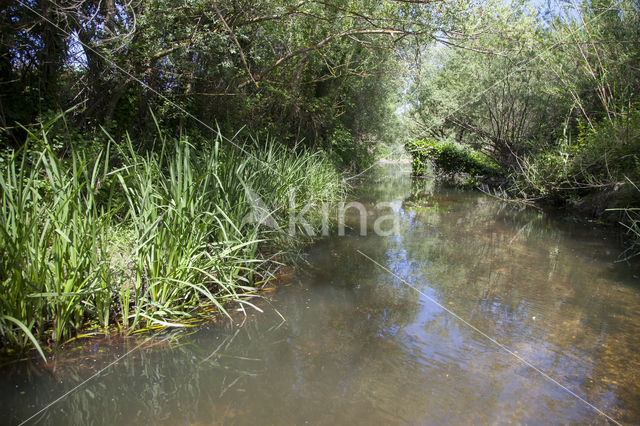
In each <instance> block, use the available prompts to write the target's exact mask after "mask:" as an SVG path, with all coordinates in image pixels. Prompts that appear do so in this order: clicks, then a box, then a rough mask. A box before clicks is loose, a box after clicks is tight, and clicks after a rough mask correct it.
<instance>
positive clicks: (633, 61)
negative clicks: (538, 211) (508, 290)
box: [408, 0, 640, 257]
mask: <svg viewBox="0 0 640 426" xmlns="http://www.w3.org/2000/svg"><path fill="white" fill-rule="evenodd" d="M461 19H462V20H463V21H464V22H465V24H464V25H463V27H464V28H465V30H464V32H465V33H466V34H469V35H470V36H469V37H459V38H458V37H454V36H451V37H450V38H449V39H447V41H449V42H451V44H449V45H446V46H442V45H441V44H435V43H434V44H432V45H431V46H430V47H428V48H426V49H425V52H427V54H426V55H425V56H426V57H427V58H426V59H425V60H424V61H423V62H422V64H421V65H420V69H421V71H420V72H417V73H416V74H415V78H414V79H413V83H412V89H413V93H415V96H414V97H412V99H411V107H410V108H409V107H408V109H410V111H411V112H410V113H411V114H412V117H413V120H414V133H415V134H418V135H420V138H416V137H415V136H414V138H415V139H419V140H420V141H419V142H416V143H413V144H411V145H412V146H410V147H409V150H410V151H413V154H414V165H415V167H414V170H415V172H416V173H418V174H420V173H422V172H423V171H424V170H423V169H422V163H423V160H424V159H425V158H426V157H429V161H432V162H434V163H435V165H436V168H437V169H438V170H440V171H443V172H444V173H445V174H449V175H451V174H452V173H455V172H461V173H463V174H467V175H469V174H470V175H482V176H484V177H485V178H486V177H488V176H493V178H492V179H490V181H491V182H492V183H494V184H495V185H496V186H500V187H501V192H504V193H506V195H508V196H509V197H513V198H518V199H521V200H527V201H530V202H536V203H542V204H545V205H551V206H553V207H555V208H563V209H566V210H567V211H568V212H571V213H577V214H580V215H587V216H589V217H590V218H591V219H595V220H602V221H608V222H620V223H622V224H623V225H624V226H625V227H626V229H627V230H628V231H629V236H630V241H629V251H628V252H627V253H626V254H625V256H623V257H629V256H633V255H634V254H637V253H639V252H640V250H639V249H640V238H639V237H640V229H639V228H638V223H639V222H638V220H639V219H640V216H639V215H638V212H639V210H638V209H639V208H640V191H639V190H638V186H639V184H640V68H638V63H640V43H638V40H640V7H639V5H638V2H634V1H629V0H597V1H584V2H579V3H574V2H571V4H558V3H556V4H552V5H550V6H549V8H548V9H545V8H536V7H535V6H534V4H533V3H532V2H527V1H518V0H513V1H507V2H504V1H488V2H484V3H483V7H482V8H480V9H477V10H473V11H471V10H470V11H469V13H468V14H466V15H465V16H464V18H461ZM425 137H426V138H427V142H424V138H425ZM414 138H412V139H414ZM430 141H433V142H430ZM487 162H488V163H487ZM486 164H491V165H492V167H491V168H494V167H493V166H495V168H496V170H487V169H486V168H485V167H484V166H485V165H486ZM496 175H497V177H496Z"/></svg>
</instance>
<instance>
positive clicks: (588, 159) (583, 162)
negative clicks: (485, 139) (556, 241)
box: [514, 109, 640, 203]
mask: <svg viewBox="0 0 640 426" xmlns="http://www.w3.org/2000/svg"><path fill="white" fill-rule="evenodd" d="M520 164H521V167H520V169H519V170H517V171H516V173H515V174H514V178H515V182H516V185H515V187H516V188H517V191H519V192H520V193H523V194H527V196H534V197H540V196H542V197H548V198H550V199H551V200H553V201H556V202H559V201H563V200H570V199H577V198H579V197H580V196H581V195H584V194H586V193H589V192H593V191H602V190H605V191H608V192H610V193H613V192H616V193H617V194H618V195H619V197H616V198H620V199H619V200H617V201H610V202H615V203H618V202H620V203H626V202H628V201H629V200H628V199H627V195H628V194H629V191H619V189H620V188H621V187H624V186H625V185H627V183H628V180H629V181H631V182H638V181H640V110H638V109H632V110H631V111H630V112H629V113H625V114H622V115H621V116H620V117H619V118H618V119H616V120H614V121H613V122H611V121H608V120H603V121H602V122H600V123H598V124H596V125H594V126H593V127H585V126H583V127H582V130H581V131H580V133H579V135H578V137H577V140H576V142H575V143H566V144H561V145H560V146H559V148H558V149H556V150H555V151H541V152H539V153H537V154H534V155H531V156H529V157H525V158H524V159H523V160H522V161H521V163H520ZM631 193H633V192H632V191H631ZM632 198H633V197H632Z"/></svg>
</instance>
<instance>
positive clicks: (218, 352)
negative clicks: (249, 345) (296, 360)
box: [2, 331, 262, 425]
mask: <svg viewBox="0 0 640 426" xmlns="http://www.w3.org/2000/svg"><path fill="white" fill-rule="evenodd" d="M218 337H219V339H211V336H208V335H207V334H206V333H198V334H197V335H196V336H192V337H191V338H186V339H179V340H177V341H176V342H174V344H169V343H168V342H164V344H158V343H159V342H162V336H155V337H154V338H153V339H152V340H151V341H150V343H149V344H147V345H144V346H142V347H141V348H140V349H139V350H136V351H135V352H132V353H131V355H130V356H127V357H125V358H124V359H122V360H121V361H120V362H118V363H117V364H115V365H113V366H111V367H110V368H108V369H107V370H105V371H104V373H103V374H101V375H100V376H98V377H96V378H95V379H93V380H91V381H89V382H87V383H86V384H85V385H82V386H81V387H80V388H79V389H78V390H77V391H75V392H73V393H71V394H70V395H69V396H67V397H65V398H64V399H62V400H61V401H60V402H58V403H56V404H55V405H53V406H52V407H51V408H49V409H48V410H46V411H45V412H43V413H42V415H40V416H38V417H37V418H36V419H34V421H36V422H38V424H64V425H67V424H82V425H91V424H161V423H166V424H180V423H185V422H186V423H191V422H192V421H194V420H195V419H197V418H198V416H199V415H201V414H202V410H203V409H204V410H205V411H206V410H207V404H208V403H209V402H212V401H215V400H217V399H219V398H221V397H223V396H224V394H225V392H227V391H228V390H229V389H231V387H232V386H233V385H234V384H235V383H238V381H241V380H243V379H244V378H246V377H250V376H253V375H255V374H256V372H257V370H256V367H262V365H261V364H259V363H258V364H257V365H256V361H251V360H249V359H248V358H247V357H243V353H242V351H240V352H239V351H238V349H239V347H238V345H237V344H234V340H237V339H238V338H239V337H241V336H240V335H239V334H236V333H234V332H231V331H229V333H227V334H224V335H218ZM114 340H115V341H113V342H109V341H107V340H105V341H96V340H90V341H86V342H79V343H78V344H77V346H76V350H74V349H70V350H68V351H66V352H65V353H63V354H62V355H61V356H60V357H59V359H56V360H53V362H52V364H51V365H50V366H48V367H44V368H43V367H42V366H38V367H36V366H35V365H34V364H26V363H25V364H24V365H22V364H21V365H19V366H18V367H17V368H16V369H14V374H13V375H5V377H4V378H3V384H2V386H3V387H4V386H7V387H8V386H9V384H13V383H14V382H13V381H12V377H16V376H27V377H28V383H29V385H28V386H24V387H23V383H25V382H27V381H23V380H20V381H18V382H17V383H20V388H21V389H24V390H23V392H24V394H23V395H19V394H16V392H15V390H14V389H7V392H3V401H2V404H3V405H5V407H3V411H4V413H5V415H6V416H7V417H8V418H5V421H7V420H9V422H11V423H13V422H15V423H18V422H20V421H22V420H25V419H26V418H28V417H29V416H31V415H32V414H34V413H35V412H36V411H38V410H39V409H41V408H43V407H44V406H46V405H47V404H49V403H50V402H51V401H53V400H54V399H56V398H57V397H59V396H60V395H62V394H64V393H65V392H66V391H68V390H70V389H72V388H74V387H75V386H78V385H80V384H81V383H82V382H83V381H84V380H86V378H88V377H90V376H91V375H93V374H95V373H96V372H97V371H99V370H100V369H101V368H104V367H105V366H106V365H108V364H109V363H110V362H113V361H114V360H115V359H116V358H118V357H119V356H121V355H122V354H123V353H126V352H127V351H128V350H130V349H132V348H133V347H135V346H136V345H138V344H139V343H140V340H138V339H123V338H120V337H116V338H115V339H114ZM185 341H186V342H188V343H187V344H183V343H185ZM90 346H93V347H94V350H95V351H94V352H95V356H94V357H91V356H88V352H89V351H91V349H92V348H91V347H90ZM230 348H232V349H233V351H232V352H231V353H230V352H229V351H230ZM240 348H241V347H240ZM78 355H79V356H78ZM23 369H24V370H27V371H24V370H23ZM62 383H63V384H62ZM13 394H16V398H15V400H10V399H9V396H10V395H13ZM217 415H218V419H219V420H223V418H224V413H223V412H218V413H217ZM210 418H213V417H210Z"/></svg>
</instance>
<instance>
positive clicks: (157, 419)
mask: <svg viewBox="0 0 640 426" xmlns="http://www.w3.org/2000/svg"><path fill="white" fill-rule="evenodd" d="M353 197H354V200H357V201H359V202H361V203H363V205H364V206H366V207H367V210H368V211H369V212H370V213H369V216H368V218H367V219H368V223H367V225H368V227H367V231H368V232H367V235H366V236H362V235H361V232H359V230H358V229H357V227H356V226H355V225H357V224H358V221H357V220H356V219H357V218H356V217H352V216H353V211H352V210H350V211H351V213H352V214H351V215H350V219H349V223H350V224H351V225H353V226H354V229H351V230H348V231H347V232H346V235H344V236H339V235H337V233H334V234H335V235H332V236H330V237H327V238H323V239H320V240H319V241H318V242H317V243H315V244H314V245H313V246H312V247H311V248H309V249H308V251H307V252H306V253H305V255H304V259H305V261H306V263H305V264H304V265H303V266H301V267H299V268H297V269H296V272H295V273H294V274H292V276H291V277H290V278H288V279H286V280H284V281H283V282H281V283H280V284H279V285H278V286H277V288H276V289H275V290H274V291H273V292H270V293H268V294H267V298H268V303H267V302H263V303H261V304H260V306H261V308H262V309H263V310H264V312H263V313H258V312H248V315H246V316H244V315H243V314H241V313H236V317H235V318H234V321H233V322H229V321H221V322H219V323H212V324H208V325H204V326H201V327H198V328H193V329H189V330H187V331H183V332H181V333H180V334H179V335H176V334H175V333H170V332H161V333H158V334H157V335H155V336H153V338H152V339H151V340H150V341H149V342H148V343H145V344H140V342H141V338H139V337H138V338H125V337H123V336H113V337H111V338H109V339H98V340H90V339H86V340H80V341H78V342H76V343H75V344H72V345H69V347H68V348H67V349H65V350H64V351H63V352H62V353H60V354H59V355H57V356H56V357H55V359H53V360H52V361H51V362H50V363H49V364H48V365H46V366H44V365H43V364H42V363H38V362H21V363H15V364H12V365H9V366H5V367H4V368H2V370H0V412H2V413H3V419H2V420H0V422H1V423H4V424H19V423H20V422H22V421H24V420H27V419H29V423H30V424H60V425H69V424H78V425H79V424H82V425H91V424H117V425H128V424H171V425H175V424H193V425H201V424H202V425H204V424H306V423H310V424H336V423H337V424H443V423H447V424H470V423H481V424H486V423H492V424H494V423H500V424H510V423H514V424H516V423H533V424H536V423H595V424H606V423H610V422H611V421H610V420H609V419H608V418H607V416H609V417H610V418H612V419H615V421H618V422H622V423H635V424H637V423H640V279H638V274H639V273H640V271H639V270H638V267H637V266H632V265H628V264H626V263H623V262H616V260H617V258H618V256H619V255H620V252H621V249H620V244H619V241H617V237H616V235H615V234H612V233H611V232H610V231H606V230H602V229H599V228H597V227H594V226H589V225H585V224H581V223H577V222H575V221H571V220H568V219H563V218H558V217H553V215H549V214H546V213H542V212H540V211H537V210H535V209H533V208H529V207H523V206H519V205H515V204H512V203H505V202H502V201H499V200H496V199H494V198H491V197H488V196H486V195H483V194H481V193H478V192H472V191H461V190H457V189H453V188H449V187H447V186H444V185H441V184H438V183H436V182H434V181H433V180H430V179H420V180H412V179H411V177H410V173H409V170H408V166H406V165H384V166H377V167H375V168H374V169H372V170H371V171H370V172H368V173H367V174H366V175H365V177H364V178H363V180H362V182H361V183H360V185H359V186H358V188H357V189H356V190H355V191H354V195H353ZM382 201H384V202H388V203H389V204H388V206H387V208H386V209H376V208H375V205H376V204H377V203H379V202H382ZM390 211H393V212H394V214H395V215H396V216H395V217H396V218H397V230H396V231H397V232H395V233H394V235H390V236H384V235H376V233H375V232H373V221H374V220H375V218H376V217H378V216H381V215H383V214H385V215H388V214H389V212H390ZM36 413H38V414H37V415H36V416H35V417H32V416H33V415H34V414H36Z"/></svg>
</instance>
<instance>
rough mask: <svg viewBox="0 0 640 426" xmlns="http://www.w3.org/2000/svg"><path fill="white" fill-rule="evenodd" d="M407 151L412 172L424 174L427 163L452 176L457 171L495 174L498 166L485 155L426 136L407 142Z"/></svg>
mask: <svg viewBox="0 0 640 426" xmlns="http://www.w3.org/2000/svg"><path fill="white" fill-rule="evenodd" d="M406 148H407V151H409V153H410V154H411V157H412V169H413V174H414V175H416V176H424V175H425V174H427V171H428V167H429V164H432V165H433V166H434V167H435V170H436V172H437V173H439V174H442V175H445V176H448V177H453V176H454V175H455V174H457V173H466V174H468V175H471V176H484V177H488V176H496V175H498V174H499V173H500V168H499V167H498V165H497V164H495V163H494V162H493V161H492V160H491V159H489V158H488V157H487V156H486V155H484V154H482V153H479V152H476V151H471V150H470V149H466V148H463V147H461V146H459V145H456V144H454V143H451V142H444V143H438V142H435V141H432V140H430V139H428V138H425V139H422V140H417V141H413V142H409V143H407V145H406Z"/></svg>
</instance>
